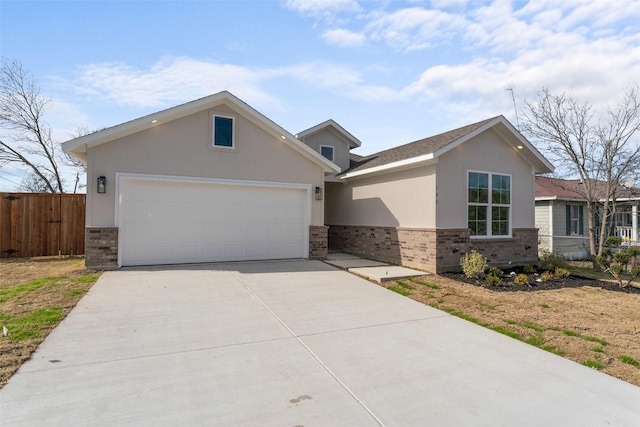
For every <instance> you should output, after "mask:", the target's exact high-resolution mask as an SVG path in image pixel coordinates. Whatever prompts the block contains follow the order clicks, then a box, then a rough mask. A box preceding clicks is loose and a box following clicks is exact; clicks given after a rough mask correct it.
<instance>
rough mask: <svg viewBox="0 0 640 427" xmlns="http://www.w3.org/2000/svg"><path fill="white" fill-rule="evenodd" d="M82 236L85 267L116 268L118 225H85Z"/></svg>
mask: <svg viewBox="0 0 640 427" xmlns="http://www.w3.org/2000/svg"><path fill="white" fill-rule="evenodd" d="M84 236H85V240H84V254H85V255H84V263H85V265H86V267H87V268H92V269H96V270H113V269H116V268H118V227H87V228H86V230H85V234H84Z"/></svg>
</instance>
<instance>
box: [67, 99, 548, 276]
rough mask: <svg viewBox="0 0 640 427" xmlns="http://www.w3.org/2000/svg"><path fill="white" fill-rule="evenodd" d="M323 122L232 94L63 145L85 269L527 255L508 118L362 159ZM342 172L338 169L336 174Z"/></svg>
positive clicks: (451, 261) (527, 228) (540, 160)
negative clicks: (80, 201)
mask: <svg viewBox="0 0 640 427" xmlns="http://www.w3.org/2000/svg"><path fill="white" fill-rule="evenodd" d="M360 145H361V143H360V141H359V140H358V139H357V138H355V137H354V136H353V135H351V134H350V133H349V132H347V131H346V130H345V129H344V128H342V127H341V126H340V125H338V124H337V123H336V122H334V121H333V120H328V121H326V122H323V123H321V124H319V125H317V126H314V127H312V128H310V129H307V130H305V131H303V132H300V133H299V134H298V135H296V136H294V135H292V134H290V133H289V132H287V131H286V130H284V129H283V128H281V127H280V126H278V125H277V124H275V123H274V122H272V121H271V120H269V119H268V118H267V117H265V116H263V115H262V114H260V113H259V112H257V111H256V110H254V109H253V108H251V107H250V106H248V105H247V104H245V103H244V102H243V101H241V100H239V99H238V98H236V97H235V96H233V95H232V94H230V93H229V92H220V93H218V94H215V95H211V96H209V97H206V98H202V99H199V100H196V101H193V102H189V103H186V104H183V105H179V106H177V107H174V108H170V109H167V110H164V111H160V112H158V113H154V114H151V115H149V116H145V117H142V118H139V119H136V120H133V121H130V122H126V123H123V124H120V125H117V126H114V127H111V128H108V129H104V130H101V131H98V132H96V133H93V134H90V135H86V136H83V137H80V138H77V139H74V140H71V141H68V142H65V143H64V144H63V148H64V150H65V151H66V152H67V153H69V154H71V155H73V156H74V157H76V158H78V159H81V160H83V161H84V162H86V164H87V177H88V178H87V182H88V184H87V215H86V224H87V228H86V239H85V241H86V245H85V246H86V250H85V253H86V264H87V266H88V267H99V268H116V267H119V266H133V265H153V264H175V263H198V262H212V261H236V260H261V259H285V258H323V257H325V256H326V254H327V250H328V248H330V249H334V250H342V251H346V252H351V253H354V254H357V255H361V256H366V257H370V258H374V259H378V260H384V261H390V262H393V263H397V264H403V265H407V266H413V267H418V268H422V269H425V270H431V271H438V272H440V271H446V270H456V269H459V264H460V257H461V256H462V255H463V254H465V253H468V252H469V251H471V250H477V251H479V252H481V253H483V254H484V255H485V256H486V257H487V258H488V260H489V262H490V263H491V264H492V265H500V266H508V265H513V266H515V265H522V264H533V263H535V262H536V261H537V253H538V251H537V249H538V231H537V229H536V228H535V220H534V175H535V174H539V173H549V172H551V171H552V169H553V167H552V166H551V164H549V162H548V161H547V160H546V159H545V158H544V157H543V156H542V155H541V154H540V153H539V152H538V151H537V150H536V149H535V148H534V147H533V146H532V145H531V144H530V143H529V142H528V141H527V140H526V139H525V138H524V137H523V136H522V135H521V134H520V133H519V132H518V131H517V130H516V129H515V128H514V127H513V126H512V125H511V124H510V123H509V122H508V121H507V120H506V119H505V118H504V117H502V116H499V117H494V118H491V119H488V120H485V121H482V122H479V123H474V124H472V125H468V126H465V127H462V128H459V129H456V130H453V131H450V132H446V133H443V134H440V135H437V136H434V137H431V138H426V139H423V140H419V141H415V142H412V143H410V144H406V145H403V146H400V147H397V148H393V149H390V150H386V151H382V152H380V153H376V154H372V155H369V156H365V157H363V156H357V155H355V154H351V153H350V150H352V149H354V148H357V147H359V146H360ZM341 171H343V172H341Z"/></svg>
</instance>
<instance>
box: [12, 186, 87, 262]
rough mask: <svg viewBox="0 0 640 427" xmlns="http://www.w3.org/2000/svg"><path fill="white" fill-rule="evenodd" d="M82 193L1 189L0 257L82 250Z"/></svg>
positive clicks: (62, 253) (83, 209)
mask: <svg viewBox="0 0 640 427" xmlns="http://www.w3.org/2000/svg"><path fill="white" fill-rule="evenodd" d="M85 204H86V198H85V195H84V194H50V193H0V257H34V256H50V255H81V254H84V228H85V227H84V224H85V222H84V218H85Z"/></svg>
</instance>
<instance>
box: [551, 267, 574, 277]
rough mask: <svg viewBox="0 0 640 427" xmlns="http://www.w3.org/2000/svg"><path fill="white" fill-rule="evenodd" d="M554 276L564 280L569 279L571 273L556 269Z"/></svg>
mask: <svg viewBox="0 0 640 427" xmlns="http://www.w3.org/2000/svg"><path fill="white" fill-rule="evenodd" d="M555 275H556V277H559V278H560V279H564V278H566V277H569V276H570V275H571V272H570V271H569V270H567V269H566V268H562V267H558V268H556V272H555Z"/></svg>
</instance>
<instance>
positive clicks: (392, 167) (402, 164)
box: [340, 153, 435, 180]
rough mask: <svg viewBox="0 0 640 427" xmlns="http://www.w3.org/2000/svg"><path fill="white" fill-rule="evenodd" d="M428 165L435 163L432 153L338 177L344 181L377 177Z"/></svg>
mask: <svg viewBox="0 0 640 427" xmlns="http://www.w3.org/2000/svg"><path fill="white" fill-rule="evenodd" d="M429 163H435V157H434V155H433V153H429V154H423V155H421V156H416V157H412V158H409V159H404V160H399V161H397V162H392V163H387V164H384V165H380V166H374V167H371V168H367V169H363V170H359V171H354V172H347V173H345V174H344V175H342V176H340V179H343V180H345V179H350V178H357V177H363V176H367V175H377V174H382V173H390V172H396V171H400V170H405V169H410V168H414V167H417V166H422V165H424V164H429Z"/></svg>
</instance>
